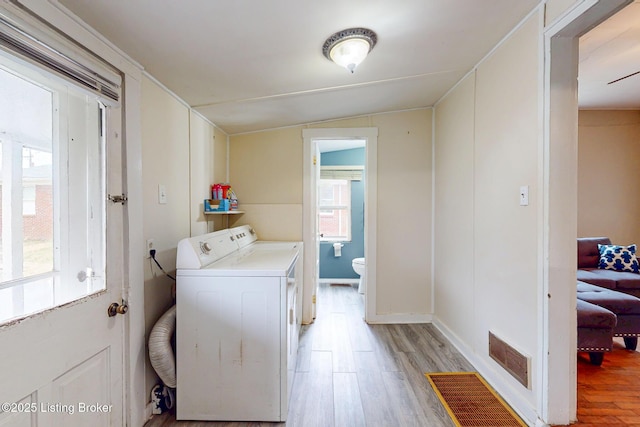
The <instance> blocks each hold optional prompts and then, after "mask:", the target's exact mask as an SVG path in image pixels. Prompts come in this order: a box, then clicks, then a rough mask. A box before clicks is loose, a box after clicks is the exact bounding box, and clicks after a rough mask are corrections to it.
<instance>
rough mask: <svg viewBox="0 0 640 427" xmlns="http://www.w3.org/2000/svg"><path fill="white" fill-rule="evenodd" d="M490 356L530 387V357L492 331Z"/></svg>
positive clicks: (490, 334)
mask: <svg viewBox="0 0 640 427" xmlns="http://www.w3.org/2000/svg"><path fill="white" fill-rule="evenodd" d="M489 356H491V358H492V359H493V360H495V361H496V362H498V364H499V365H500V366H502V367H503V368H504V369H505V370H506V371H507V372H509V373H510V374H511V375H513V377H514V378H515V379H517V380H518V381H519V382H520V384H522V385H523V386H525V387H526V388H529V370H530V369H529V364H530V359H529V358H528V357H526V356H525V355H524V354H522V353H520V352H519V351H517V350H516V349H515V348H513V347H511V346H510V345H509V344H507V343H506V342H504V341H502V340H501V339H500V338H498V337H496V336H495V335H494V334H493V333H492V332H489Z"/></svg>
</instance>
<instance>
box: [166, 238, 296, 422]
mask: <svg viewBox="0 0 640 427" xmlns="http://www.w3.org/2000/svg"><path fill="white" fill-rule="evenodd" d="M176 267H177V272H176V279H177V284H176V309H177V315H176V340H177V348H176V368H177V388H176V392H177V398H176V419H178V420H209V421H285V420H286V418H287V411H288V401H289V397H290V395H291V388H292V384H293V374H294V371H295V364H296V354H297V350H298V334H299V331H300V320H301V316H300V309H301V303H302V298H301V295H299V293H301V292H302V282H301V280H302V277H303V276H302V242H263V241H257V236H256V234H255V232H254V231H253V229H252V228H251V227H250V226H241V227H236V228H232V229H229V230H222V231H217V232H214V233H209V234H204V235H202V236H196V237H191V238H188V239H183V240H181V241H180V242H179V243H178V253H177V260H176Z"/></svg>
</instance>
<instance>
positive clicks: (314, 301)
mask: <svg viewBox="0 0 640 427" xmlns="http://www.w3.org/2000/svg"><path fill="white" fill-rule="evenodd" d="M311 302H312V303H313V304H315V303H316V296H315V295H314V296H312V297H311Z"/></svg>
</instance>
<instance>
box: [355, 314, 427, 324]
mask: <svg viewBox="0 0 640 427" xmlns="http://www.w3.org/2000/svg"><path fill="white" fill-rule="evenodd" d="M432 320H433V316H432V315H431V314H417V313H406V314H376V315H375V316H373V317H370V318H368V319H367V323H369V324H394V323H431V322H432Z"/></svg>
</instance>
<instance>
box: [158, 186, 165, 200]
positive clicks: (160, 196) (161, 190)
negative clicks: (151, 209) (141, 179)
mask: <svg viewBox="0 0 640 427" xmlns="http://www.w3.org/2000/svg"><path fill="white" fill-rule="evenodd" d="M158 203H160V204H161V205H165V204H167V188H166V187H165V186H164V184H158Z"/></svg>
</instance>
